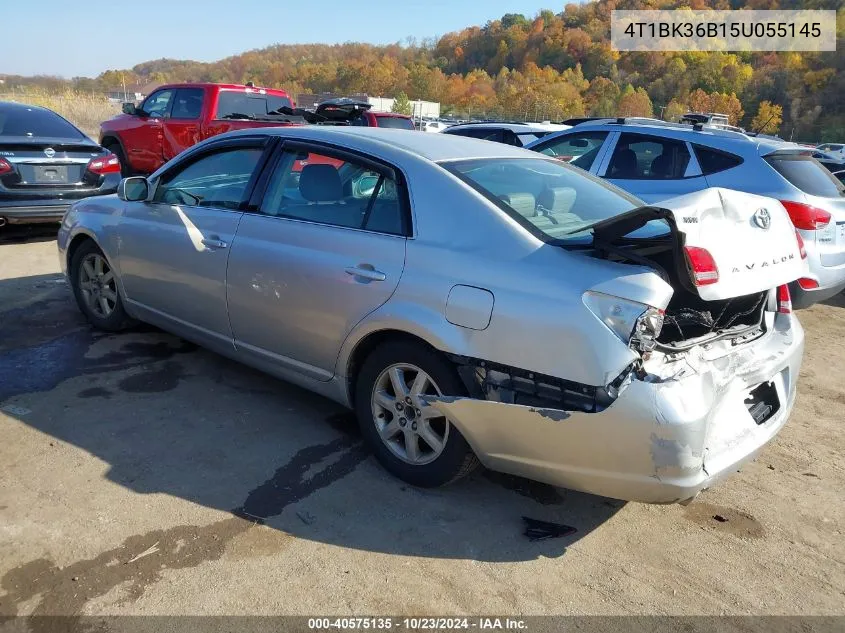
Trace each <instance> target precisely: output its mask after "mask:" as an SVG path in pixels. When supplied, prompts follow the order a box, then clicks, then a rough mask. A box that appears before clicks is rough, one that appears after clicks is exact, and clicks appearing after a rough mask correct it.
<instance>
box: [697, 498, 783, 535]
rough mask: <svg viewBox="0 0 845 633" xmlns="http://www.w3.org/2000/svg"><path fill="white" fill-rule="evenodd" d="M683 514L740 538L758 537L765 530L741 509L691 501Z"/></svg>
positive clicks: (706, 526) (708, 526)
mask: <svg viewBox="0 0 845 633" xmlns="http://www.w3.org/2000/svg"><path fill="white" fill-rule="evenodd" d="M684 516H685V517H686V518H687V519H689V520H690V521H693V522H695V523H698V524H699V525H701V526H703V527H705V528H708V529H712V530H715V531H718V532H727V533H728V534H733V535H734V536H738V537H740V538H749V539H758V538H762V537H763V536H765V534H766V531H765V529H763V526H762V525H761V524H760V522H759V521H758V520H757V519H755V518H754V517H753V516H751V515H750V514H748V513H747V512H743V511H742V510H736V509H734V508H728V507H725V506H717V505H713V504H711V503H701V502H693V503H691V504H690V505H689V506H687V507H686V509H685V510H684Z"/></svg>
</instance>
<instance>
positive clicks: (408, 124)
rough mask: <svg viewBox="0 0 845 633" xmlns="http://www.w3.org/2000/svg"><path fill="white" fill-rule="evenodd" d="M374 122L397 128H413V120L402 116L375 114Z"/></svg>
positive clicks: (380, 125) (381, 125)
mask: <svg viewBox="0 0 845 633" xmlns="http://www.w3.org/2000/svg"><path fill="white" fill-rule="evenodd" d="M376 123H377V124H378V126H379V127H389V128H393V129H397V130H413V129H414V122H413V121H411V119H406V118H405V117H403V116H379V115H376Z"/></svg>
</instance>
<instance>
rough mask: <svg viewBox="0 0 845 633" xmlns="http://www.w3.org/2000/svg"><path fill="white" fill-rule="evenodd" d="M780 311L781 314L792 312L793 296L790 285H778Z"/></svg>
mask: <svg viewBox="0 0 845 633" xmlns="http://www.w3.org/2000/svg"><path fill="white" fill-rule="evenodd" d="M778 312H780V313H781V314H789V313H790V312H792V298H791V297H790V296H789V286H778Z"/></svg>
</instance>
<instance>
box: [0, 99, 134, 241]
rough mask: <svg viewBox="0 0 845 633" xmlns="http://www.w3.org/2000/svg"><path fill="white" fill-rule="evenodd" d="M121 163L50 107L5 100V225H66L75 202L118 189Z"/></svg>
mask: <svg viewBox="0 0 845 633" xmlns="http://www.w3.org/2000/svg"><path fill="white" fill-rule="evenodd" d="M119 183H120V162H119V161H118V159H117V157H116V156H115V155H114V154H112V153H110V152H109V151H108V150H105V149H103V148H102V147H100V146H99V145H97V143H95V142H94V141H92V140H91V139H89V138H88V137H87V136H85V134H83V133H82V132H81V131H80V130H78V129H77V128H76V127H74V126H73V125H72V124H71V123H70V122H68V121H66V120H65V119H63V118H62V117H60V116H59V115H58V114H56V113H55V112H52V111H50V110H48V109H46V108H40V107H36V106H30V105H25V104H21V103H9V102H4V101H0V227H2V226H5V225H6V224H33V223H39V222H61V220H62V216H63V215H64V213H65V211H67V208H68V207H69V206H70V204H71V203H72V202H73V201H74V200H79V199H80V198H86V197H88V196H98V195H103V194H107V193H114V192H115V191H117V185H118V184H119Z"/></svg>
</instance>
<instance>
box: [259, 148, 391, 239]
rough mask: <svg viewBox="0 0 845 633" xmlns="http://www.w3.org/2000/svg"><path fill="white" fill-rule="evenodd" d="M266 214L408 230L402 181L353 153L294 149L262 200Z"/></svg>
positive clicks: (284, 157)
mask: <svg viewBox="0 0 845 633" xmlns="http://www.w3.org/2000/svg"><path fill="white" fill-rule="evenodd" d="M261 212H262V213H263V214H264V215H269V216H274V217H283V218H291V219H296V220H304V221H306V222H314V223H316V224H329V225H332V226H340V227H345V228H352V229H364V230H367V231H375V232H378V233H392V234H394V235H403V234H404V233H405V223H404V212H403V203H402V197H401V191H400V187H399V185H398V183H397V182H396V180H395V179H394V178H393V176H392V175H390V174H389V170H384V171H374V169H373V168H372V167H370V166H369V165H366V164H363V163H359V162H357V161H354V160H350V159H348V158H345V157H344V158H340V157H337V156H332V155H330V154H323V153H317V152H307V151H296V150H288V151H285V152H284V153H283V154H282V157H281V160H280V161H279V163H278V166H277V167H276V171H275V172H274V174H273V176H272V178H271V181H270V185H269V188H268V191H267V193H266V195H265V197H264V201H263V202H262V204H261Z"/></svg>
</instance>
